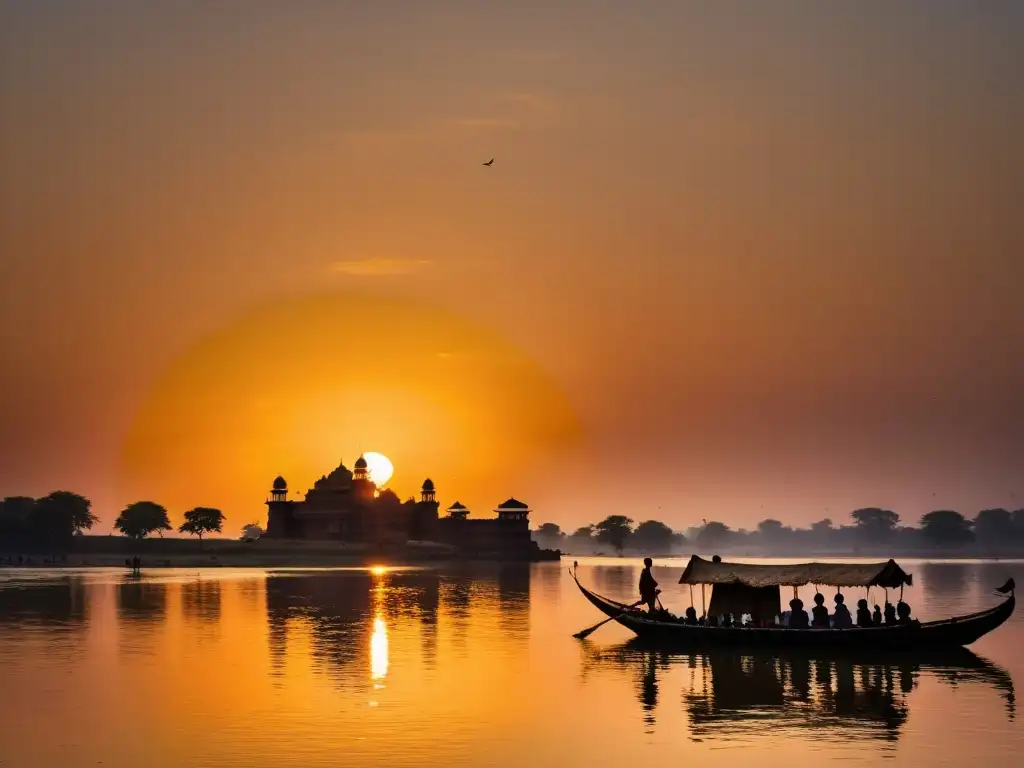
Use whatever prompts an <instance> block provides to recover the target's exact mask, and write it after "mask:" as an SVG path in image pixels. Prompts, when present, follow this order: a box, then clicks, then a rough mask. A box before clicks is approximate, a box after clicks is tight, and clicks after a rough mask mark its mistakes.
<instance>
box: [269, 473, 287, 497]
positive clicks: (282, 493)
mask: <svg viewBox="0 0 1024 768" xmlns="http://www.w3.org/2000/svg"><path fill="white" fill-rule="evenodd" d="M270 500H271V501H288V481H287V480H285V479H284V478H283V477H281V475H278V476H277V477H275V478H274V485H273V487H272V488H271V489H270Z"/></svg>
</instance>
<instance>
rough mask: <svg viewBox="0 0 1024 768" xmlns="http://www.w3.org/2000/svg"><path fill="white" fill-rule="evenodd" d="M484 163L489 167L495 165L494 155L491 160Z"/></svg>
mask: <svg viewBox="0 0 1024 768" xmlns="http://www.w3.org/2000/svg"><path fill="white" fill-rule="evenodd" d="M484 165H486V166H487V167H488V168H489V167H490V166H492V165H494V158H493V157H492V158H491V159H490V160H488V161H487V162H486V163H484Z"/></svg>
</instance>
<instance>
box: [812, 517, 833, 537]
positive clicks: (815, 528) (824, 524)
mask: <svg viewBox="0 0 1024 768" xmlns="http://www.w3.org/2000/svg"><path fill="white" fill-rule="evenodd" d="M810 530H811V533H813V534H814V535H815V536H828V535H829V534H830V533H833V532H834V531H835V528H833V527H832V521H831V520H829V519H828V518H827V517H826V518H825V519H824V520H819V521H818V522H816V523H811V529H810Z"/></svg>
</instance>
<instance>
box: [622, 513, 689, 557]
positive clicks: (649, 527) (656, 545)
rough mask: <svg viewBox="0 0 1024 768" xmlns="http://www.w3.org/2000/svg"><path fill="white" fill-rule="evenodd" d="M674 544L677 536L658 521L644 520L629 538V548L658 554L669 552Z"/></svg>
mask: <svg viewBox="0 0 1024 768" xmlns="http://www.w3.org/2000/svg"><path fill="white" fill-rule="evenodd" d="M684 541H685V539H684ZM676 542H677V536H676V534H675V533H674V532H673V531H672V529H671V528H669V527H668V526H667V525H665V524H664V523H662V522H660V521H658V520H645V521H644V522H642V523H640V525H638V526H637V527H636V530H635V531H633V535H632V536H630V537H629V546H630V547H632V548H633V549H640V550H643V551H644V552H654V553H658V554H661V553H667V552H669V551H671V549H672V546H673V545H674V544H676Z"/></svg>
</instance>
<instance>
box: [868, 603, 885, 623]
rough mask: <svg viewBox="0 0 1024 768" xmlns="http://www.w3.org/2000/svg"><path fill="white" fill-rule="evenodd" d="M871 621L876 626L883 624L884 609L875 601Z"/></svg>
mask: <svg viewBox="0 0 1024 768" xmlns="http://www.w3.org/2000/svg"><path fill="white" fill-rule="evenodd" d="M871 623H872V624H874V625H875V626H876V627H880V626H882V609H881V608H879V607H878V603H875V612H874V613H872V614H871Z"/></svg>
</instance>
